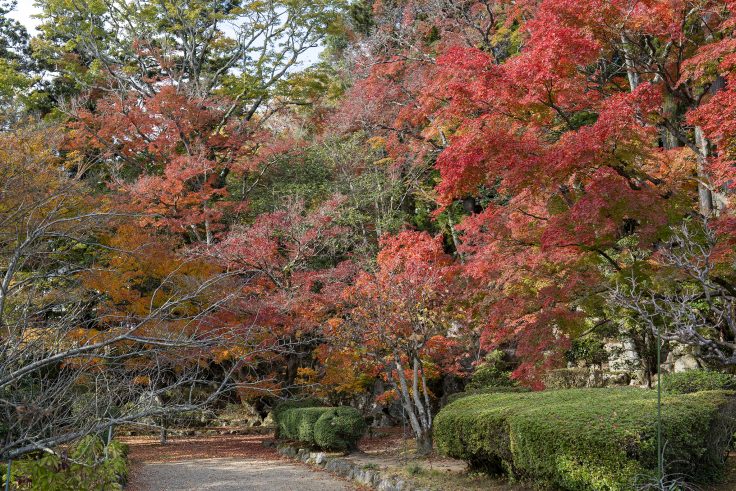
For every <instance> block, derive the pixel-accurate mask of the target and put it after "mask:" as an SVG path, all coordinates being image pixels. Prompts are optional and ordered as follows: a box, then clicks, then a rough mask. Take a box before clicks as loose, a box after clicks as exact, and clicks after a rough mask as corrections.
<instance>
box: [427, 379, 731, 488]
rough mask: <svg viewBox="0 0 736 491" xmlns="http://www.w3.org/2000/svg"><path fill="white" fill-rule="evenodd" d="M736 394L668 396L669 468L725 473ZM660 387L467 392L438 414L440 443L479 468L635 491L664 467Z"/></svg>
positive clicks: (697, 474)
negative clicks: (660, 450)
mask: <svg viewBox="0 0 736 491" xmlns="http://www.w3.org/2000/svg"><path fill="white" fill-rule="evenodd" d="M735 412H736V398H734V397H733V393H732V392H726V391H711V392H699V393H694V394H687V395H669V396H666V397H664V398H663V404H662V421H663V424H662V431H663V438H664V440H665V442H666V445H665V462H667V463H668V467H667V469H666V471H667V472H668V473H683V474H685V475H688V476H690V477H691V478H692V479H694V480H696V481H708V480H712V479H714V478H716V477H718V475H719V473H720V471H721V470H722V468H723V463H724V457H725V454H726V451H727V448H728V444H729V441H730V437H731V434H732V433H733V427H734V413H735ZM656 417H657V401H656V392H654V391H646V390H641V389H634V388H612V389H569V390H555V391H544V392H530V393H495V394H485V395H474V396H468V397H464V398H462V399H459V400H457V401H455V402H454V403H452V404H450V405H448V406H446V407H445V408H444V409H443V410H442V411H440V413H439V414H438V415H437V417H436V419H435V427H434V434H435V438H436V442H437V447H438V449H439V450H440V451H441V452H443V453H445V454H447V455H449V456H451V457H454V458H459V459H463V460H465V461H467V462H469V463H470V464H471V465H472V466H474V467H476V468H481V469H484V470H487V471H493V472H498V471H506V472H508V473H510V474H511V475H512V476H514V477H517V478H529V479H535V480H538V481H540V482H542V483H546V484H552V485H556V486H559V487H561V488H563V489H568V490H581V491H582V490H586V491H587V490H610V491H614V490H616V491H618V490H621V491H623V490H630V489H633V483H634V481H635V480H637V479H639V480H642V479H647V478H650V477H651V476H652V475H653V474H654V473H655V470H656V467H657V443H656V434H657V431H656Z"/></svg>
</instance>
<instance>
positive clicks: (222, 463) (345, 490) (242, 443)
mask: <svg viewBox="0 0 736 491" xmlns="http://www.w3.org/2000/svg"><path fill="white" fill-rule="evenodd" d="M264 438H268V437H264V436H259V435H251V436H235V435H217V436H204V437H191V438H173V439H171V440H170V441H169V443H168V444H166V445H161V444H159V443H158V440H157V439H156V438H153V437H137V438H128V439H124V441H125V442H126V443H128V444H129V445H130V462H131V475H130V479H129V482H128V484H127V485H126V487H125V489H126V490H127V491H170V490H171V491H173V490H176V491H189V490H191V491H194V490H207V491H242V490H243V489H248V490H249V491H291V490H294V489H297V487H295V483H299V485H298V489H299V490H303V491H349V490H357V489H359V488H358V487H356V486H355V485H354V484H352V483H350V482H348V481H346V480H343V479H340V478H338V477H335V476H332V475H331V474H328V473H326V472H324V471H318V470H314V469H312V468H310V467H308V466H306V465H301V464H296V463H294V462H292V461H289V460H286V459H283V458H281V457H280V456H278V455H277V454H276V452H275V451H274V449H273V448H265V447H264V446H263V444H262V443H263V439H264Z"/></svg>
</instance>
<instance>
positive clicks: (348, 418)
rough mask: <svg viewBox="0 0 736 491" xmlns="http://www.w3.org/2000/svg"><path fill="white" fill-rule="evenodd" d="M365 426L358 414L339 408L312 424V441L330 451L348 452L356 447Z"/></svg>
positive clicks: (349, 409) (353, 410) (350, 409)
mask: <svg viewBox="0 0 736 491" xmlns="http://www.w3.org/2000/svg"><path fill="white" fill-rule="evenodd" d="M366 429H367V425H366V424H365V419H363V416H361V414H360V412H359V411H358V410H357V409H355V408H352V407H347V406H341V407H336V408H333V409H330V410H329V411H327V412H325V413H323V414H322V415H321V416H320V417H319V419H318V420H317V422H316V423H315V424H314V441H315V443H316V444H317V445H319V446H320V447H322V448H325V449H331V450H350V449H353V448H355V447H356V445H357V443H358V440H360V438H361V437H362V436H363V434H364V433H365V430H366Z"/></svg>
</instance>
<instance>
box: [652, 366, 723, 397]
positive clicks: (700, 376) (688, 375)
mask: <svg viewBox="0 0 736 491" xmlns="http://www.w3.org/2000/svg"><path fill="white" fill-rule="evenodd" d="M662 389H664V390H666V391H667V392H669V393H672V394H690V393H692V392H700V391H703V390H736V376H734V375H731V374H728V373H721V372H714V371H711V370H688V371H686V372H681V373H669V374H666V375H664V376H663V377H662Z"/></svg>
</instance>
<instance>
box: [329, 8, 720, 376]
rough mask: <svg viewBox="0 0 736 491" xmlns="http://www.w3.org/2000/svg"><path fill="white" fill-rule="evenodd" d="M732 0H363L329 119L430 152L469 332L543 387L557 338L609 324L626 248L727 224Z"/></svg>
mask: <svg viewBox="0 0 736 491" xmlns="http://www.w3.org/2000/svg"><path fill="white" fill-rule="evenodd" d="M732 7H733V6H732V5H731V4H730V3H729V2H693V3H687V4H675V3H671V2H656V1H655V2H640V3H636V4H631V3H630V2H598V1H589V2H565V1H558V0H547V1H542V2H521V3H513V4H510V3H507V2H495V1H467V2H443V1H426V2H425V1H406V2H397V3H392V4H388V3H384V2H376V3H375V4H374V15H373V19H374V20H375V21H376V23H377V26H376V27H375V30H376V32H375V33H374V34H373V35H372V36H370V37H369V40H368V42H369V43H371V44H370V47H371V48H372V51H371V56H375V57H377V58H379V59H380V60H381V62H380V63H372V62H371V60H366V59H358V60H357V61H356V64H357V65H358V66H360V65H361V64H364V66H366V67H367V69H366V71H365V75H364V78H362V79H359V80H358V81H357V82H356V84H355V87H354V88H353V91H354V92H353V93H352V94H349V95H348V98H351V96H352V97H354V100H355V101H356V102H353V101H348V102H347V107H348V113H347V114H346V115H344V116H342V115H341V116H340V118H341V119H340V121H343V120H345V118H346V117H347V120H348V121H352V122H353V123H352V124H360V125H361V126H364V127H368V128H371V129H372V130H373V131H376V132H379V133H381V134H385V135H386V137H387V138H389V139H390V141H391V142H392V145H391V146H389V153H390V154H391V155H396V157H397V158H401V159H404V160H406V159H409V160H410V161H412V160H413V161H414V162H416V164H415V165H422V162H424V161H425V160H426V159H427V158H430V159H432V160H434V161H435V162H436V169H437V170H438V171H439V172H440V176H441V179H440V181H439V183H438V184H437V186H436V190H437V193H438V196H437V202H438V210H437V213H440V214H441V213H447V211H448V210H451V209H452V208H451V205H452V204H453V203H455V202H458V201H463V202H468V203H469V206H468V207H467V208H466V210H467V212H468V213H467V214H470V215H472V216H468V217H467V218H465V219H464V220H462V224H460V225H459V226H458V227H456V230H457V232H458V237H459V240H458V241H456V246H457V252H458V254H459V255H460V256H462V257H463V259H464V261H465V266H464V267H465V270H466V272H467V273H468V274H469V275H471V276H472V277H473V278H474V279H476V280H477V283H476V286H477V287H478V293H477V295H478V297H477V298H478V302H477V303H476V307H477V309H476V311H477V312H478V315H480V316H482V317H485V318H486V322H487V328H486V329H485V331H484V334H483V337H482V340H481V342H482V344H483V345H484V346H485V347H486V348H487V349H491V348H493V347H496V346H499V345H501V344H503V343H506V342H510V341H512V342H514V343H515V344H516V346H517V355H518V356H519V358H520V361H521V364H520V366H519V368H518V369H517V370H516V372H515V376H517V377H520V378H523V379H526V380H527V381H528V382H532V383H535V384H537V385H539V375H540V374H541V373H543V371H544V370H546V369H548V368H550V367H552V366H554V365H555V364H556V363H559V360H560V358H559V355H560V354H561V352H562V351H564V349H565V348H566V347H567V339H569V338H570V337H574V336H576V335H577V334H579V333H581V332H583V331H587V329H588V328H589V327H591V326H594V325H596V324H598V323H599V322H600V321H601V319H603V318H605V316H606V311H605V308H604V302H605V300H604V298H603V297H602V295H604V294H605V287H604V288H601V286H603V285H605V284H606V283H607V282H615V278H616V277H617V276H619V275H621V274H623V272H624V270H626V269H628V268H635V267H637V266H636V261H634V262H633V263H632V262H631V261H629V260H628V259H627V257H628V256H629V254H631V253H634V255H636V254H637V252H636V251H640V250H647V249H650V248H652V247H654V246H656V244H657V242H658V241H659V240H660V239H661V238H662V237H665V236H666V235H667V234H668V233H669V226H670V225H672V224H676V223H677V222H678V221H679V220H681V219H682V218H683V217H685V216H687V215H688V214H690V213H692V212H693V211H696V212H699V213H701V214H703V215H706V216H709V215H712V214H714V213H716V212H718V213H719V214H720V215H721V219H720V220H721V221H722V223H726V219H725V217H726V216H727V215H728V210H727V203H726V200H727V198H726V197H725V194H724V189H723V188H722V187H719V185H718V183H719V182H723V181H718V176H719V175H723V169H724V168H725V169H727V168H728V163H727V162H729V161H728V159H729V158H730V157H728V155H729V153H728V150H727V149H728V144H726V145H725V146H724V147H723V151H717V152H714V149H715V148H716V147H717V146H718V142H722V143H726V142H727V141H728V136H727V133H725V132H727V131H728V130H727V128H728V125H727V124H726V125H723V124H722V123H723V119H722V117H721V116H722V115H723V111H721V110H720V109H719V110H714V109H715V104H718V105H719V108H720V107H726V108H727V107H729V106H728V102H727V101H728V97H729V95H728V94H729V91H730V89H725V90H722V88H723V87H727V86H728V84H727V83H726V77H727V76H728V71H729V70H730V69H731V65H730V64H729V61H728V60H729V53H730V52H731V51H730V50H731V47H732V41H731V40H730V39H729V33H730V32H731V29H732V28H733V26H732V20H731V18H732V17H731V11H730V8H732ZM398 18H400V19H401V22H395V19H398ZM706 53H707V54H706ZM714 59H715V60H717V62H716V63H714V62H713V61H712V60H714ZM353 104H356V105H362V106H363V107H365V108H375V107H382V108H383V109H382V110H381V111H378V112H377V114H370V109H369V110H368V111H364V112H361V111H360V110H359V109H357V108H354V106H353ZM351 115H356V117H352V116H351ZM706 115H707V116H706ZM693 124H695V125H699V126H695V127H693V126H691V125H693ZM716 126H717V128H716ZM343 127H344V126H343ZM348 128H349V126H348ZM724 130H725V132H724ZM708 138H710V139H708ZM724 163H726V165H725V166H724ZM719 169H720V170H719ZM609 284H610V283H609Z"/></svg>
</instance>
